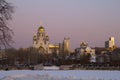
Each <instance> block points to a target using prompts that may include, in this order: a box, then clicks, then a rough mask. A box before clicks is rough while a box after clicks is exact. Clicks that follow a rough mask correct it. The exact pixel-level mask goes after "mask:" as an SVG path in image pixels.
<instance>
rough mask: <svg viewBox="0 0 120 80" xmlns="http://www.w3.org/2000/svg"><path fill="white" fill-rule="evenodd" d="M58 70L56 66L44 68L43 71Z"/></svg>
mask: <svg viewBox="0 0 120 80" xmlns="http://www.w3.org/2000/svg"><path fill="white" fill-rule="evenodd" d="M59 69H60V68H59V67H57V66H50V67H49V66H44V67H43V70H59Z"/></svg>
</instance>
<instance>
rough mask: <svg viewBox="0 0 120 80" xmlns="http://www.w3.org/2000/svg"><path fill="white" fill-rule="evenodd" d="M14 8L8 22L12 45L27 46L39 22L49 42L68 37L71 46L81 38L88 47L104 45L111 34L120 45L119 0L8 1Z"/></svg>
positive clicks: (56, 42)
mask: <svg viewBox="0 0 120 80" xmlns="http://www.w3.org/2000/svg"><path fill="white" fill-rule="evenodd" d="M8 2H10V3H12V5H13V6H14V7H15V13H14V14H13V19H12V20H11V21H9V26H10V28H11V29H12V30H13V31H14V36H13V40H14V41H15V43H14V44H12V45H13V47H15V48H21V47H24V48H26V47H30V46H32V43H33V35H34V34H35V33H36V32H37V29H38V28H39V27H40V25H42V26H43V27H44V28H45V30H46V33H47V34H48V35H49V37H50V42H51V43H53V44H58V43H61V42H63V39H64V37H69V38H70V42H71V48H72V49H75V48H77V47H79V46H80V42H81V41H86V42H88V44H89V46H91V47H104V42H105V41H106V40H108V39H109V37H110V36H114V37H115V43H116V45H117V46H118V47H119V46H120V0H8Z"/></svg>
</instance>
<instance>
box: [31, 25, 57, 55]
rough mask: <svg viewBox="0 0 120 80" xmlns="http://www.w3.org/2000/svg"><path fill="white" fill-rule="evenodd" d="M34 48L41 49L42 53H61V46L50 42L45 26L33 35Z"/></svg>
mask: <svg viewBox="0 0 120 80" xmlns="http://www.w3.org/2000/svg"><path fill="white" fill-rule="evenodd" d="M33 48H37V49H39V52H40V53H46V54H51V53H54V52H55V53H59V46H58V45H54V44H50V42H49V36H48V35H47V34H46V32H45V28H44V27H42V26H40V27H39V28H38V31H37V34H35V35H34V36H33Z"/></svg>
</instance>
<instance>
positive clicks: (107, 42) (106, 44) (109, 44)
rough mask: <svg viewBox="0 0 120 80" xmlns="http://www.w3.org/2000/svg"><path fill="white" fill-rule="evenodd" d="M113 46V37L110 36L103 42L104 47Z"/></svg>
mask: <svg viewBox="0 0 120 80" xmlns="http://www.w3.org/2000/svg"><path fill="white" fill-rule="evenodd" d="M114 46H115V39H114V37H110V38H109V40H108V41H106V42H105V48H113V47H114Z"/></svg>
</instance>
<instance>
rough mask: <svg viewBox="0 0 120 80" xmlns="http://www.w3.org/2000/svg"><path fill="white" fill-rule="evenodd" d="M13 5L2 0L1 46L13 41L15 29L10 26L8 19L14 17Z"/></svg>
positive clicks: (0, 20) (8, 44)
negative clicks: (12, 15)
mask: <svg viewBox="0 0 120 80" xmlns="http://www.w3.org/2000/svg"><path fill="white" fill-rule="evenodd" d="M13 12H14V10H13V6H11V4H10V3H8V2H7V1H6V0H0V47H5V48H6V47H8V46H10V43H11V42H13V41H12V35H13V31H12V30H11V29H10V28H9V27H8V23H7V22H8V21H9V20H11V19H12V17H11V14H12V13H13Z"/></svg>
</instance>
